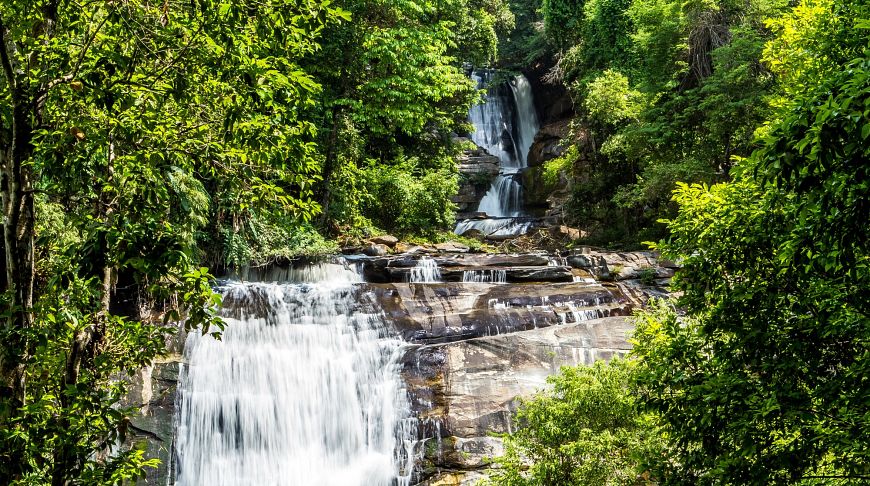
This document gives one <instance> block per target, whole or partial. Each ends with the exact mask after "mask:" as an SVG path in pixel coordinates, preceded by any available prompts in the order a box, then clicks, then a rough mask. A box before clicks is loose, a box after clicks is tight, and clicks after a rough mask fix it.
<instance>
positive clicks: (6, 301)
mask: <svg viewBox="0 0 870 486" xmlns="http://www.w3.org/2000/svg"><path fill="white" fill-rule="evenodd" d="M512 23H513V15H512V13H511V12H510V10H509V9H507V8H506V5H505V4H502V3H501V2H499V1H497V0H490V1H487V2H483V3H479V2H468V1H465V0H453V1H449V2H438V3H432V2H427V1H417V0H407V1H402V2H384V1H378V0H373V1H367V2H349V1H348V2H341V1H339V2H327V1H321V0H266V1H256V2H255V1H247V0H241V1H233V2H227V1H219V0H197V1H193V2H189V1H176V0H168V1H165V2H86V3H79V2H58V1H56V0H40V1H36V2H33V1H30V0H9V1H4V2H3V3H2V4H0V67H2V75H0V166H2V184H0V186H2V187H0V192H2V202H3V204H2V206H3V211H4V219H3V228H4V238H3V241H2V249H3V255H4V256H3V258H2V272H0V282H2V289H0V290H2V302H0V306H2V319H3V324H2V326H0V339H2V341H3V343H4V347H3V349H2V351H0V378H2V379H0V397H2V399H0V483H2V484H48V483H51V484H58V485H60V484H119V483H121V482H123V481H125V480H131V479H134V478H136V477H138V476H140V475H141V474H142V472H143V471H144V469H145V468H146V467H151V466H154V460H152V459H146V458H145V456H144V455H143V452H142V451H140V450H137V449H135V448H134V449H129V448H128V447H127V446H126V445H124V439H125V437H126V435H127V429H128V422H129V414H130V410H128V409H125V408H123V407H120V406H119V405H118V404H119V400H120V398H121V397H122V396H123V395H124V393H125V390H126V380H124V379H121V378H122V377H124V376H129V375H132V374H133V373H134V372H136V371H137V370H138V369H140V368H141V367H142V366H144V365H147V364H148V363H150V362H151V361H152V360H153V359H154V358H155V357H157V356H159V355H161V354H163V353H165V352H166V342H167V340H168V339H170V338H171V335H172V334H173V333H174V330H175V329H176V326H174V325H172V326H170V325H166V324H168V323H174V322H178V321H181V320H182V318H184V323H185V324H184V327H185V328H186V330H194V329H198V332H203V333H206V332H214V333H217V332H218V331H219V330H220V328H221V326H222V323H221V321H220V320H219V319H218V318H216V317H215V314H214V310H215V307H216V306H217V305H218V304H219V299H218V298H217V297H216V296H215V295H214V294H213V292H212V290H211V281H212V275H211V273H210V270H209V268H211V269H212V270H211V271H215V272H218V271H222V270H223V269H224V268H225V267H230V266H232V267H238V266H244V265H248V264H251V263H255V264H263V263H268V262H272V261H275V260H279V259H288V258H293V257H296V256H299V255H301V254H306V255H312V254H325V253H331V252H334V251H336V250H337V247H336V245H335V243H334V242H332V241H331V240H328V239H327V238H325V237H324V236H323V235H324V234H329V235H331V236H334V235H335V234H336V233H339V232H348V233H353V232H358V233H365V232H367V231H375V228H374V226H375V225H377V226H379V227H380V228H382V229H388V230H395V231H397V232H400V233H408V234H410V233H414V234H428V235H433V236H436V237H437V235H438V233H439V232H440V231H442V230H443V229H445V228H446V227H448V226H449V225H450V224H451V223H452V205H451V203H450V200H449V197H450V196H451V195H452V193H453V192H455V187H456V175H455V167H454V163H453V159H452V156H453V154H454V153H455V150H456V149H455V148H454V147H453V146H452V142H451V137H450V136H449V134H450V132H451V131H453V130H456V129H459V128H460V127H461V126H462V124H463V123H464V119H465V115H466V113H467V110H468V107H469V105H470V104H471V103H472V102H473V101H475V100H476V98H477V96H478V95H477V92H476V90H475V89H474V88H473V86H472V85H471V82H470V81H469V80H468V79H467V76H466V75H465V73H464V71H463V69H462V63H463V62H465V61H470V62H477V63H486V62H488V61H490V60H492V59H493V58H494V56H495V52H496V44H497V34H498V33H499V32H502V31H504V30H505V29H507V28H509V27H510V26H511V25H512ZM318 217H319V219H318ZM201 265H207V267H206V266H201ZM157 303H160V304H159V305H158V304H157Z"/></svg>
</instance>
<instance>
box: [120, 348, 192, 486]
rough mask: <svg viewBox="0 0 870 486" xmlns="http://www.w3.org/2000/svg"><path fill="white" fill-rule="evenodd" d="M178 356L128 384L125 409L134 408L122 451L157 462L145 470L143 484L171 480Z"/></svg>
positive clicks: (154, 367)
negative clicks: (141, 453) (129, 450)
mask: <svg viewBox="0 0 870 486" xmlns="http://www.w3.org/2000/svg"><path fill="white" fill-rule="evenodd" d="M179 362H180V356H173V357H170V358H168V359H165V360H163V361H159V362H157V363H155V364H154V365H153V366H148V367H146V368H143V369H142V370H140V372H139V373H138V374H137V376H134V377H133V379H132V382H131V386H130V391H129V393H128V395H127V397H126V398H125V399H124V400H123V401H122V402H121V405H122V406H125V407H138V409H139V413H138V414H133V415H132V416H131V417H130V424H129V426H128V428H127V437H126V440H125V441H124V443H123V445H122V447H124V448H140V447H141V448H144V449H145V457H147V458H156V459H159V460H160V465H159V466H157V467H156V468H148V469H146V477H145V480H144V484H167V483H168V482H169V481H168V479H167V478H173V477H174V470H173V468H174V465H175V464H174V454H175V444H174V440H175V422H174V415H175V398H176V392H177V386H178V374H179V367H180V364H179Z"/></svg>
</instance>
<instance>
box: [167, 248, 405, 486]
mask: <svg viewBox="0 0 870 486" xmlns="http://www.w3.org/2000/svg"><path fill="white" fill-rule="evenodd" d="M298 276H299V277H302V278H305V279H308V280H311V281H312V283H304V284H302V283H249V284H246V283H233V284H230V285H228V286H227V287H226V289H225V293H224V295H225V297H224V298H225V303H226V304H227V306H228V307H229V309H228V310H227V311H225V312H226V313H227V315H228V316H229V317H226V318H225V321H226V323H227V327H226V330H225V331H224V333H223V337H222V340H221V341H217V340H214V339H212V338H211V337H208V336H205V337H203V336H199V335H197V334H196V333H193V334H191V335H190V337H189V338H188V341H187V345H186V351H185V356H186V359H187V361H188V363H189V366H188V367H187V372H186V374H184V376H182V380H181V397H182V405H181V412H180V416H179V425H178V459H179V474H178V478H177V482H176V484H177V485H178V486H193V485H202V486H223V485H226V486H244V485H251V486H272V485H275V486H277V485H305V486H309V485H310V486H320V485H323V486H332V485H334V486H355V485H358V486H390V485H393V484H398V485H407V484H408V483H409V482H410V473H411V468H412V461H413V457H412V454H411V449H412V444H413V439H414V438H415V435H416V429H415V428H414V426H413V425H414V421H413V419H411V418H409V417H410V407H409V404H408V399H407V395H406V391H405V389H404V385H403V382H402V380H401V378H400V376H399V371H400V370H399V363H398V361H399V358H400V356H401V354H402V346H403V344H402V342H401V341H400V340H399V339H398V338H394V337H392V336H390V335H388V333H387V331H386V330H385V326H384V324H383V320H382V318H381V316H380V315H378V314H366V313H361V312H359V310H358V309H357V308H356V307H355V305H354V301H355V291H354V285H353V284H354V282H358V281H359V277H358V275H357V274H356V273H355V272H352V271H349V270H347V269H346V268H344V267H343V266H340V265H318V266H314V268H312V269H309V270H307V271H304V272H302V273H301V274H298ZM318 280H319V281H318ZM232 306H235V307H232Z"/></svg>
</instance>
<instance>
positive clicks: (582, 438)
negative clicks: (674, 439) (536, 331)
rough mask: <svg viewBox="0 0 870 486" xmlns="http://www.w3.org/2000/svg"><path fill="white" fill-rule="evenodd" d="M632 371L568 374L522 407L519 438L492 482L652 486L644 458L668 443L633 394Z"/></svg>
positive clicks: (567, 370)
mask: <svg viewBox="0 0 870 486" xmlns="http://www.w3.org/2000/svg"><path fill="white" fill-rule="evenodd" d="M631 369H632V364H631V363H630V362H628V361H623V360H619V359H616V360H613V361H611V362H610V363H605V362H604V361H597V362H596V363H595V364H594V365H593V366H589V367H587V366H577V367H563V368H562V370H561V371H560V373H559V374H557V375H554V376H551V377H549V378H548V379H547V381H548V383H549V384H550V385H552V389H550V390H547V391H545V392H541V393H540V394H538V395H536V396H535V397H533V398H531V399H528V400H525V401H523V402H522V403H521V405H520V409H519V411H518V412H517V416H516V418H517V421H518V423H519V428H518V430H517V431H516V432H515V433H514V434H512V435H509V436H507V437H506V442H505V446H506V453H505V455H504V456H502V457H499V458H496V461H495V462H496V464H497V465H498V466H499V467H497V468H494V469H493V470H492V471H491V473H490V477H489V479H488V481H487V483H488V484H498V485H510V486H521V485H541V486H544V485H547V486H562V485H564V486H568V485H589V486H592V485H637V484H651V483H650V476H649V473H648V472H646V471H645V470H644V469H643V463H644V458H645V457H647V456H650V455H653V456H654V455H656V454H657V453H658V451H659V448H660V446H661V438H660V437H657V436H656V435H655V433H656V432H655V428H654V427H653V425H652V424H653V422H652V421H651V416H649V415H645V414H640V413H638V412H637V410H636V407H635V399H634V396H633V395H632V393H631V389H630V387H631V384H630V383H631V381H630V377H631V374H632V371H631Z"/></svg>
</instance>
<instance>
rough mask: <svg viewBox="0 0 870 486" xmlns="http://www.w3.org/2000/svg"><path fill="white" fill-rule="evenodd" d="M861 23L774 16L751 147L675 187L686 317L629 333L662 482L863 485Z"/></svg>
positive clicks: (868, 325)
mask: <svg viewBox="0 0 870 486" xmlns="http://www.w3.org/2000/svg"><path fill="white" fill-rule="evenodd" d="M868 14H870V10H868V6H867V5H866V3H864V2H859V1H855V2H833V1H827V0H820V1H815V0H810V1H807V2H804V3H802V4H800V5H798V6H797V7H795V9H794V10H793V11H792V13H791V14H790V15H789V16H788V17H786V18H784V19H782V20H781V21H779V22H778V24H779V25H780V26H781V27H782V28H781V30H780V31H779V36H778V37H777V39H776V40H775V41H773V42H772V43H771V44H770V45H769V46H768V54H767V56H768V57H769V58H772V59H776V60H777V62H781V63H782V64H781V66H780V67H776V66H775V67H774V68H775V69H778V70H779V69H784V70H788V71H791V72H790V75H787V76H783V77H782V78H781V79H782V81H781V82H782V85H781V87H780V90H781V92H783V93H786V94H787V98H786V97H784V98H783V99H782V110H781V111H779V112H778V113H777V115H776V117H775V119H774V120H773V122H772V124H771V126H770V127H769V128H768V129H767V131H766V134H765V136H764V137H763V138H762V141H761V143H762V146H761V148H760V149H758V150H757V151H756V152H754V153H753V155H752V156H751V157H750V158H749V159H748V160H744V161H742V162H741V163H740V165H739V166H738V167H737V168H736V169H735V171H736V172H735V180H734V181H733V182H731V183H727V184H718V185H714V186H712V187H707V186H701V185H682V186H681V187H680V189H679V190H678V191H677V192H676V195H675V200H676V202H677V203H678V204H679V206H680V212H679V215H678V216H677V217H676V218H675V219H674V220H672V221H671V222H670V223H669V227H670V229H671V232H672V236H671V238H670V239H669V240H668V241H667V242H666V243H665V244H664V245H663V246H662V249H663V250H664V251H665V254H666V255H668V256H669V257H671V258H676V259H679V260H680V261H681V262H682V263H683V269H682V270H681V272H680V273H679V275H678V279H677V284H676V286H677V289H678V290H681V291H682V292H683V296H682V297H681V298H680V304H681V305H682V306H683V307H684V308H685V310H686V312H687V314H688V316H687V317H686V318H680V317H678V316H677V315H676V314H675V313H674V312H672V311H670V312H661V311H659V312H655V313H652V314H650V315H649V316H648V319H646V320H642V321H641V325H640V326H639V331H638V334H637V336H636V337H637V339H638V346H637V348H636V349H637V351H636V352H637V354H638V355H639V356H640V357H641V360H642V362H643V366H642V367H641V368H640V369H641V370H642V372H641V374H640V376H639V379H638V381H639V386H640V392H641V393H642V400H641V403H642V404H644V406H645V407H646V408H647V409H648V410H649V411H653V412H656V413H658V414H660V415H661V417H662V419H663V423H664V431H665V433H666V435H667V436H668V437H669V438H670V440H671V446H672V450H671V452H670V456H671V460H670V461H668V462H665V463H660V464H659V466H660V472H661V477H663V478H664V479H665V482H666V483H667V484H686V483H691V484H723V483H726V484H771V483H797V482H807V483H808V484H813V483H812V481H819V482H831V481H835V480H836V481H839V482H840V484H866V481H867V480H868V479H870V466H868V465H870V435H868V431H870V392H868V388H867V383H868V381H870V353H868V343H870V307H868V302H867V298H866V293H867V289H868V288H870V253H868V226H867V221H868V220H870V205H868V202H867V201H868V200H870V199H868V198H870V185H868V182H867V181H868V180H870V167H868V165H867V163H866V161H867V159H868V157H870V128H868V127H870V111H868V109H867V107H868V106H870V58H868V52H870V51H868V50H867V46H868V44H867V36H866V28H867V23H866V20H863V19H867V18H868ZM822 26H824V27H823V28H819V27H822ZM804 36H808V37H807V40H808V42H806V43H803V42H799V43H795V41H798V40H799V39H802V38H803V37H804ZM808 50H809V51H808ZM780 56H782V57H780ZM793 69H808V72H807V73H805V74H801V73H797V72H794V71H792V70H793ZM795 82H797V84H792V83H795Z"/></svg>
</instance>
